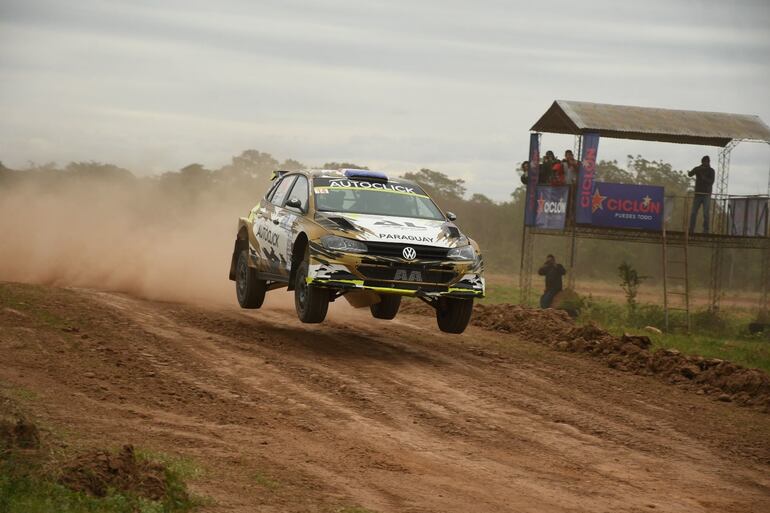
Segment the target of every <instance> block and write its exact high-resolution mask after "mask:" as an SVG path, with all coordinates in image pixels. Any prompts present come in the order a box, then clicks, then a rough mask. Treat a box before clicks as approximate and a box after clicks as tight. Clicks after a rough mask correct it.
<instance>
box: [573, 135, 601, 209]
mask: <svg viewBox="0 0 770 513" xmlns="http://www.w3.org/2000/svg"><path fill="white" fill-rule="evenodd" d="M597 151H599V134H584V135H583V153H582V154H581V155H580V173H579V174H578V187H577V208H576V209H575V221H576V222H577V223H578V224H590V223H591V205H592V203H591V196H592V194H593V192H594V173H595V172H596V152H597Z"/></svg>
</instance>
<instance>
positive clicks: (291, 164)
mask: <svg viewBox="0 0 770 513" xmlns="http://www.w3.org/2000/svg"><path fill="white" fill-rule="evenodd" d="M305 168H306V166H305V164H303V163H302V162H299V161H298V160H294V159H286V160H284V161H283V164H281V169H283V170H284V171H300V170H302V169H305Z"/></svg>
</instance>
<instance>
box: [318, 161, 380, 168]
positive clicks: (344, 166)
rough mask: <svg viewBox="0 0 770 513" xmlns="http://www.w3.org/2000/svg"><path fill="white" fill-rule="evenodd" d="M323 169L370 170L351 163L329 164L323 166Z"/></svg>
mask: <svg viewBox="0 0 770 513" xmlns="http://www.w3.org/2000/svg"><path fill="white" fill-rule="evenodd" d="M323 169H369V168H368V167H366V166H359V165H358V164H353V163H351V162H327V163H326V164H324V165H323Z"/></svg>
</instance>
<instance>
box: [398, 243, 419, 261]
mask: <svg viewBox="0 0 770 513" xmlns="http://www.w3.org/2000/svg"><path fill="white" fill-rule="evenodd" d="M401 254H402V255H404V258H405V259H407V260H414V259H415V258H417V252H416V251H415V250H414V248H413V247H411V246H407V247H405V248H404V249H403V251H401Z"/></svg>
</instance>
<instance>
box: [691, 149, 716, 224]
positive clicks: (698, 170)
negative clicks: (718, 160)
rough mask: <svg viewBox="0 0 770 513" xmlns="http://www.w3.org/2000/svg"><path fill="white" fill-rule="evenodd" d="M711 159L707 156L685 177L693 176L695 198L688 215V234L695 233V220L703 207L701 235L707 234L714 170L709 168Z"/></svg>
mask: <svg viewBox="0 0 770 513" xmlns="http://www.w3.org/2000/svg"><path fill="white" fill-rule="evenodd" d="M710 164H711V159H710V158H709V156H708V155H706V156H704V157H703V158H702V159H701V160H700V166H697V167H694V168H693V169H692V171H690V172H689V173H687V176H695V197H694V198H693V200H692V212H691V213H690V233H693V232H695V220H696V219H697V217H698V210H699V209H700V207H701V205H702V206H703V233H708V232H709V218H710V209H709V207H710V203H711V187H712V186H713V185H714V176H715V173H714V168H712V167H711V165H710Z"/></svg>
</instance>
